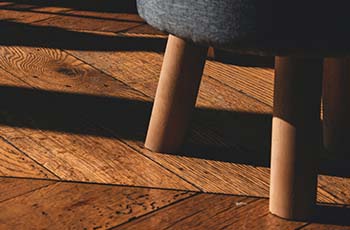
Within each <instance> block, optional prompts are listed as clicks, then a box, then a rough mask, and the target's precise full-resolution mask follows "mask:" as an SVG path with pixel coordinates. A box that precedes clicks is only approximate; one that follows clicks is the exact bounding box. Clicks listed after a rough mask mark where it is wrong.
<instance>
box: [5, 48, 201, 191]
mask: <svg viewBox="0 0 350 230" xmlns="http://www.w3.org/2000/svg"><path fill="white" fill-rule="evenodd" d="M0 53H1V55H0V67H1V68H3V69H5V70H6V71H8V72H9V73H11V74H12V76H8V75H6V76H7V78H11V81H12V83H11V82H10V83H9V80H4V85H5V86H6V87H3V88H2V90H0V93H1V94H3V97H9V98H11V101H8V102H6V101H3V102H2V104H3V109H2V111H5V112H3V115H2V117H1V118H2V120H1V122H2V123H4V124H5V125H6V126H3V127H2V128H1V129H0V135H2V136H3V137H4V138H5V139H6V140H8V141H9V142H11V143H13V144H14V145H15V146H17V147H18V148H19V149H21V150H22V151H23V152H26V153H27V154H28V155H29V156H30V157H31V158H33V159H35V161H37V162H39V163H40V164H42V165H44V166H45V167H46V168H48V169H49V170H50V171H52V172H54V173H55V174H56V175H58V176H59V177H60V178H61V179H64V180H74V181H94V182H100V183H116V184H125V185H139V186H150V187H164V188H177V189H190V190H197V188H195V187H194V186H192V185H191V184H189V183H187V182H186V181H184V180H182V179H181V178H180V177H178V176H176V175H175V174H173V173H171V172H169V171H168V170H167V169H164V168H163V167H162V166H160V165H159V164H157V163H154V162H153V161H151V160H150V159H148V158H146V157H144V156H142V155H141V154H139V153H138V152H137V151H135V150H133V149H132V148H130V147H129V146H128V145H126V144H124V143H123V142H121V141H119V140H118V139H117V138H116V137H115V136H112V135H105V136H103V135H102V137H96V138H95V136H96V135H97V136H100V133H101V132H102V131H103V130H100V128H98V127H97V126H95V125H93V123H94V121H91V120H87V119H85V118H84V117H86V116H87V115H88V114H89V113H92V114H94V113H97V114H100V117H99V118H100V119H104V117H103V116H106V115H107V117H108V112H107V113H106V112H105V111H100V110H99V109H100V107H98V104H100V103H101V102H102V104H104V103H105V102H104V101H103V100H102V101H101V99H99V98H98V97H97V98H96V97H92V96H91V95H90V97H89V96H87V95H86V94H87V93H89V92H96V89H103V91H104V94H108V93H109V92H114V93H115V94H118V95H119V96H120V97H121V98H128V97H129V98H130V97H131V98H139V99H141V98H144V96H143V95H142V94H140V93H138V92H135V91H133V90H131V89H130V88H129V87H128V86H126V85H125V84H122V83H120V82H118V81H116V80H115V79H113V78H111V77H109V76H106V75H104V74H103V73H101V72H99V71H98V70H96V69H93V68H91V67H90V66H88V65H86V64H84V63H82V62H81V61H79V60H77V59H75V58H73V57H72V56H70V55H67V54H66V53H64V52H61V51H59V50H53V49H36V48H18V47H11V48H7V47H0ZM6 76H5V77H3V78H1V79H0V84H2V83H1V81H3V79H7V78H6ZM15 79H17V80H16V81H15ZM103 79H106V80H105V81H103ZM16 82H17V83H18V86H20V87H21V88H15V87H13V86H14V84H15V83H16ZM23 82H25V83H26V84H30V85H33V86H34V87H36V88H39V89H46V90H53V89H55V90H56V92H50V91H45V92H43V91H41V92H40V91H38V90H34V89H28V88H24V87H23V84H24V83H23ZM35 83H36V84H35ZM9 86H11V87H9ZM47 86H50V87H47ZM84 86H85V87H84ZM45 87H46V88H45ZM94 88H95V90H91V89H94ZM57 91H61V93H60V92H57ZM72 92H75V94H72ZM67 93H70V94H67ZM102 95H103V94H102ZM86 97H87V99H86ZM91 97H92V98H91ZM89 98H91V100H90V99H89ZM102 99H103V98H102ZM105 100H107V102H108V100H109V99H108V98H107V99H105ZM108 103H109V102H108ZM94 105H97V107H94ZM43 108H45V109H43ZM6 110H7V111H6ZM116 110H117V112H123V110H124V108H123V107H120V105H119V107H118V106H117V107H116ZM136 115H137V114H136ZM129 117H130V116H129ZM113 119H114V120H115V121H117V123H118V124H120V125H121V127H122V128H123V130H125V129H126V128H127V124H125V122H124V120H123V119H121V118H120V117H119V118H118V116H116V117H113ZM76 132H78V133H77V134H74V133H76Z"/></svg>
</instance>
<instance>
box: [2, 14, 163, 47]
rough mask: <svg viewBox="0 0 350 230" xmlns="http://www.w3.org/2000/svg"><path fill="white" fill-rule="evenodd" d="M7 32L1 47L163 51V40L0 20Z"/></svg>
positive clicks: (3, 36)
mask: <svg viewBox="0 0 350 230" xmlns="http://www.w3.org/2000/svg"><path fill="white" fill-rule="evenodd" d="M0 28H1V30H2V31H6V33H5V34H2V35H1V37H0V45H3V46H29V47H44V48H58V49H68V50H91V51H154V52H163V51H164V49H165V45H166V39H164V38H142V37H141V38H140V37H123V36H117V35H116V36H112V35H102V34H92V33H88V32H76V31H69V30H66V29H62V28H57V27H50V26H33V25H28V24H25V23H18V22H10V21H3V20H2V21H0Z"/></svg>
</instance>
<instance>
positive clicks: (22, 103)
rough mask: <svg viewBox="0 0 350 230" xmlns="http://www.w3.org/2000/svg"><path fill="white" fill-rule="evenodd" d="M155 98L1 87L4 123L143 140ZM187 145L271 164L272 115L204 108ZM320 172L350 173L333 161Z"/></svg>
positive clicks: (216, 156) (227, 158)
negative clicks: (143, 99)
mask: <svg viewBox="0 0 350 230" xmlns="http://www.w3.org/2000/svg"><path fill="white" fill-rule="evenodd" d="M151 107H152V104H151V102H149V101H137V100H131V99H122V98H116V97H105V96H94V95H82V94H74V93H62V92H52V91H43V90H35V89H29V88H18V87H6V86H1V87H0V108H1V109H0V124H1V125H5V126H12V127H25V128H30V129H41V130H51V131H57V132H66V133H77V134H84V135H93V136H104V137H109V138H120V139H124V140H135V141H140V142H143V140H144V138H145V134H146V131H147V125H148V121H149V118H150V113H151ZM190 130H191V131H190V132H189V137H188V138H187V142H186V144H185V147H184V150H183V151H181V153H176V155H180V156H187V157H195V158H200V159H208V160H216V161H224V162H234V163H241V164H249V165H253V166H263V167H268V166H269V158H270V138H271V116H270V115H269V114H251V113H245V112H237V111H225V110H214V109H206V108H198V109H197V110H196V111H195V114H194V117H193V122H192V127H191V129H190ZM325 165H326V166H327V170H323V169H321V171H320V173H322V174H326V175H336V176H343V177H349V176H350V172H349V169H348V168H347V167H346V168H340V167H339V165H338V164H334V165H333V164H332V165H329V164H328V165H327V162H326V164H325Z"/></svg>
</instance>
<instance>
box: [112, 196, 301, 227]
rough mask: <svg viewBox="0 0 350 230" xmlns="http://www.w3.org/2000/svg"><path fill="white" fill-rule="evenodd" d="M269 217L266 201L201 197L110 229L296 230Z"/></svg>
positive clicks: (296, 223) (299, 223) (279, 220)
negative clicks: (281, 228)
mask: <svg viewBox="0 0 350 230" xmlns="http://www.w3.org/2000/svg"><path fill="white" fill-rule="evenodd" d="M304 224H305V223H303V222H290V221H285V220H282V219H280V218H277V217H274V216H272V215H270V214H269V213H268V201H267V200H265V199H262V200H257V199H253V198H244V197H236V196H223V195H209V194H201V195H197V196H194V197H192V198H190V199H186V200H184V201H182V202H179V203H177V204H174V205H171V206H169V207H166V208H165V209H163V210H162V211H160V212H159V211H158V212H154V213H151V214H149V215H146V216H144V217H141V218H139V219H137V220H133V221H131V222H129V223H127V224H124V225H122V226H119V227H116V228H113V229H140V228H145V229H154V228H157V229H280V227H281V226H283V229H296V228H297V227H300V226H302V225H304Z"/></svg>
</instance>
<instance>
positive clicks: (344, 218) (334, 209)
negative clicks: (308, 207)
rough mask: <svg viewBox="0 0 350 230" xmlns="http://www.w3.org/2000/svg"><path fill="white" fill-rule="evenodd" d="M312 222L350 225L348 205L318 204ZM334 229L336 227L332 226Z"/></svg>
mask: <svg viewBox="0 0 350 230" xmlns="http://www.w3.org/2000/svg"><path fill="white" fill-rule="evenodd" d="M308 221H309V222H312V223H319V224H330V225H340V226H350V206H344V205H343V206H340V205H339V206H336V205H318V206H317V208H316V215H315V217H313V218H311V219H310V220H308ZM332 229H336V227H334V228H332Z"/></svg>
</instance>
